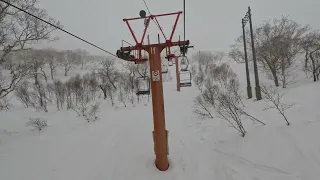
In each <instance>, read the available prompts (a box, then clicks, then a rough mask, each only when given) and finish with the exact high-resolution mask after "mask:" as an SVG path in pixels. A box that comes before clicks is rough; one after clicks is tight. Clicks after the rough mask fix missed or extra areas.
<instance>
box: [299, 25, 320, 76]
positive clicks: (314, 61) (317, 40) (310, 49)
mask: <svg viewBox="0 0 320 180" xmlns="http://www.w3.org/2000/svg"><path fill="white" fill-rule="evenodd" d="M302 47H303V49H304V51H305V64H304V70H305V71H306V72H308V71H309V72H311V73H312V75H313V81H317V80H319V59H320V58H319V54H320V32H319V31H312V32H310V33H308V34H307V35H306V36H305V38H304V39H303V41H302ZM309 60H311V61H309Z"/></svg>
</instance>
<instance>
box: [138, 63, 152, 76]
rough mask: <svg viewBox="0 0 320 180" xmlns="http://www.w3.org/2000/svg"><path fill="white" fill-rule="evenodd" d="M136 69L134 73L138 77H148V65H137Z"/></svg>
mask: <svg viewBox="0 0 320 180" xmlns="http://www.w3.org/2000/svg"><path fill="white" fill-rule="evenodd" d="M136 67H137V69H136V71H137V73H138V74H139V76H140V77H148V74H149V66H148V63H143V64H138V65H137V66H136Z"/></svg>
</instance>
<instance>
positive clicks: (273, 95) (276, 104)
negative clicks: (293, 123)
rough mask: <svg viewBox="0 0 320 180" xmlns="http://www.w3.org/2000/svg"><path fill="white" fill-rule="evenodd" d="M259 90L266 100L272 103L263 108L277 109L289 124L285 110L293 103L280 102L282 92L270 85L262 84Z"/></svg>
mask: <svg viewBox="0 0 320 180" xmlns="http://www.w3.org/2000/svg"><path fill="white" fill-rule="evenodd" d="M261 91H262V92H263V93H264V95H265V98H266V100H269V101H270V102H271V103H272V105H268V106H267V107H266V108H264V110H265V111H267V110H269V109H276V110H278V111H279V113H280V114H281V115H282V117H283V118H284V120H285V121H286V122H287V125H288V126H289V125H290V123H289V121H288V119H287V117H286V116H285V111H286V110H288V109H289V108H291V107H292V106H293V105H294V104H293V103H290V104H285V103H283V102H282V97H283V96H284V94H283V93H280V92H279V91H278V90H277V88H274V87H272V86H267V85H262V88H261Z"/></svg>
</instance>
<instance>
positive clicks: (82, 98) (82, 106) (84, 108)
mask: <svg viewBox="0 0 320 180" xmlns="http://www.w3.org/2000/svg"><path fill="white" fill-rule="evenodd" d="M88 77H89V75H85V76H84V78H81V77H80V76H79V75H77V76H76V77H75V78H73V80H72V81H73V82H72V81H71V83H70V85H71V88H73V91H74V93H75V94H76V96H77V98H76V102H75V103H74V104H73V105H72V107H71V109H72V110H74V111H75V112H76V113H77V114H78V115H79V116H80V117H82V118H83V119H84V120H86V121H88V122H89V121H95V120H98V119H99V117H98V116H97V113H98V110H99V107H100V102H99V101H96V100H95V99H96V98H95V96H96V95H97V94H96V93H94V94H93V93H91V90H92V87H90V86H91V84H90V83H91V82H90V78H88ZM93 96H94V97H93Z"/></svg>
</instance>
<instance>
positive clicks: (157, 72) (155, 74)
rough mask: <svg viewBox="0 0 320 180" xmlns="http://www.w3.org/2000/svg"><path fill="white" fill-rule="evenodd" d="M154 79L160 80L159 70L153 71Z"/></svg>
mask: <svg viewBox="0 0 320 180" xmlns="http://www.w3.org/2000/svg"><path fill="white" fill-rule="evenodd" d="M152 81H160V73H159V71H158V70H156V71H152Z"/></svg>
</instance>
